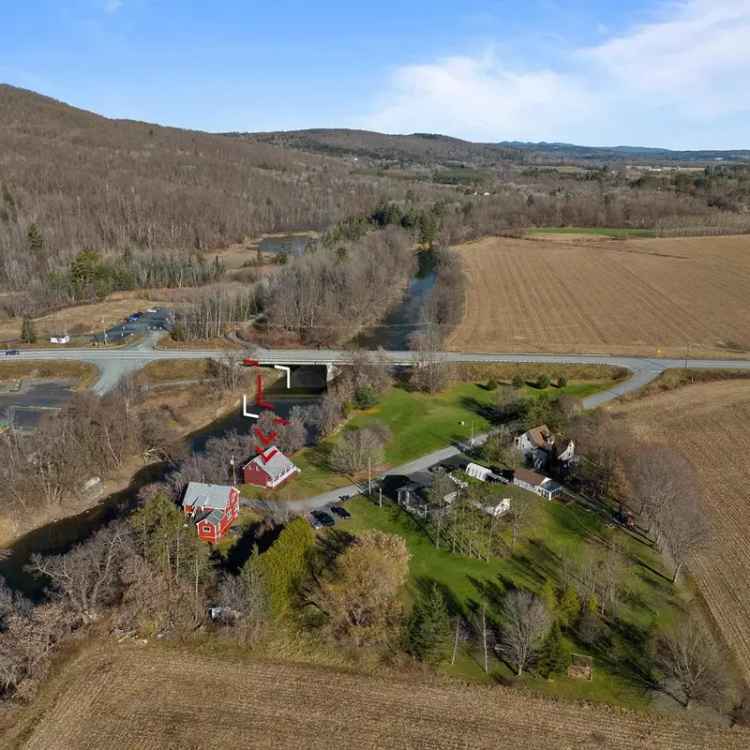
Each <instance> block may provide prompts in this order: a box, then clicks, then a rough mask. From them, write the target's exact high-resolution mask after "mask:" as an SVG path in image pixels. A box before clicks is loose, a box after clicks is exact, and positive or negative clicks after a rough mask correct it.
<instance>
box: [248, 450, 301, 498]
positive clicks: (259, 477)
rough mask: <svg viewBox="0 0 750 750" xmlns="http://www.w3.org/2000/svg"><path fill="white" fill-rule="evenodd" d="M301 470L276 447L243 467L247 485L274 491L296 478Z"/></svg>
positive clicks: (260, 454)
mask: <svg viewBox="0 0 750 750" xmlns="http://www.w3.org/2000/svg"><path fill="white" fill-rule="evenodd" d="M298 471H299V469H298V468H297V467H296V466H295V465H294V464H293V463H292V462H291V461H290V460H289V459H288V458H287V457H286V456H285V455H284V454H283V453H282V452H281V451H280V450H279V449H278V448H276V447H275V446H271V447H270V448H267V449H266V450H265V451H263V453H259V454H258V455H257V456H256V457H255V458H252V459H250V460H249V461H248V462H247V463H246V464H245V465H244V466H243V467H242V474H243V476H244V478H245V484H252V485H255V486H256V487H265V488H266V489H269V490H273V489H276V487H279V486H280V485H282V484H284V482H286V481H287V479H290V478H291V477H292V476H294V475H295V474H296V473H297V472H298Z"/></svg>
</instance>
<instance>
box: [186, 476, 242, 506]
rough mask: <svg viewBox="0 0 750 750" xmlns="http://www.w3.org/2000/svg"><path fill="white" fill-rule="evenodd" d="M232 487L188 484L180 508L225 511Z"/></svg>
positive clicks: (198, 483) (200, 483)
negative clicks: (189, 507) (188, 507)
mask: <svg viewBox="0 0 750 750" xmlns="http://www.w3.org/2000/svg"><path fill="white" fill-rule="evenodd" d="M233 489H234V488H233V487H230V486H228V485H224V484H204V483H203V482H190V484H188V486H187V489H186V490H185V496H184V497H183V498H182V506H183V507H185V506H188V505H189V506H192V507H197V508H210V509H211V510H225V509H226V507H227V504H228V503H229V497H230V493H231V491H232V490H233Z"/></svg>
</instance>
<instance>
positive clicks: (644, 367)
mask: <svg viewBox="0 0 750 750" xmlns="http://www.w3.org/2000/svg"><path fill="white" fill-rule="evenodd" d="M157 338H158V334H153V335H149V336H148V337H147V338H146V339H145V340H144V341H142V342H141V343H140V344H138V345H137V346H135V347H132V348H124V349H96V348H91V349H62V348H61V349H35V350H33V351H31V350H29V351H22V352H21V353H20V354H18V355H17V356H18V357H19V358H22V359H38V360H43V359H73V360H80V361H82V362H91V363H92V364H95V365H96V366H97V367H99V369H100V370H101V373H102V375H101V378H100V380H99V381H98V382H97V383H96V385H95V386H94V389H95V390H96V392H97V393H105V392H107V391H108V390H110V389H111V388H113V387H114V386H115V385H116V384H117V382H118V381H119V379H120V378H121V377H122V376H123V375H126V374H128V373H130V372H133V371H135V370H138V369H140V368H141V367H143V366H144V365H145V364H147V363H148V362H154V361H157V360H161V359H205V358H208V357H217V356H220V354H221V353H220V352H219V351H217V350H215V349H214V350H211V349H208V350H188V351H186V350H180V349H154V348H153V346H154V342H155V340H156V339H157ZM249 354H250V356H252V357H254V358H255V359H257V360H259V361H260V362H261V364H268V365H272V364H298V365H322V366H327V365H337V364H347V363H348V362H351V359H352V353H351V352H346V351H339V350H334V349H312V350H311V349H289V350H287V349H285V350H278V349H277V350H269V349H254V350H253V351H252V352H250V353H249ZM386 356H387V357H388V359H389V360H390V362H392V363H393V364H394V365H409V364H413V363H414V361H415V357H416V355H415V353H414V352H410V351H400V352H397V351H394V352H387V353H386ZM438 356H439V357H440V358H441V359H442V360H443V361H445V362H457V363H462V362H463V363H483V362H486V363H493V362H497V363H531V364H533V363H540V364H561V365H562V364H596V365H612V366H615V367H623V368H625V369H626V370H629V371H630V372H631V373H632V376H631V377H630V378H629V379H627V380H624V381H622V382H621V383H618V384H617V385H615V386H614V387H613V388H611V389H609V390H607V391H602V392H601V393H597V394H595V395H594V396H590V397H588V398H586V399H585V400H584V406H585V407H586V408H594V407H596V406H599V405H601V404H603V403H606V402H607V401H610V400H612V399H614V398H617V397H618V396H621V395H623V394H625V393H630V392H633V391H636V390H638V389H639V388H641V387H642V386H643V385H645V384H646V383H648V382H650V381H651V380H653V379H654V378H656V377H658V376H659V375H660V374H661V373H662V372H663V371H664V370H667V369H673V368H680V367H684V366H685V360H684V359H663V358H639V357H617V356H613V357H610V356H601V355H580V354H569V355H567V354H504V353H497V354H477V353H471V352H441V353H440V354H439V355H438ZM688 366H689V367H691V368H696V369H733V370H748V371H750V360H721V359H690V360H688Z"/></svg>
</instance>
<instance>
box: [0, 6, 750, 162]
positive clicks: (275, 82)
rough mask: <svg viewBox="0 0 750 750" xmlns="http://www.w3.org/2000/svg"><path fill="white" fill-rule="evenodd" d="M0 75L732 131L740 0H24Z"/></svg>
mask: <svg viewBox="0 0 750 750" xmlns="http://www.w3.org/2000/svg"><path fill="white" fill-rule="evenodd" d="M1 15H2V19H3V24H2V26H3V28H2V37H1V38H2V45H1V47H0V81H4V82H7V83H11V84H14V85H18V86H23V87H26V88H31V89H34V90H36V91H40V92H42V93H45V94H48V95H50V96H54V97H56V98H58V99H62V100H64V101H67V102H69V103H71V104H74V105H76V106H80V107H84V108H86V109H91V110H94V111H97V112H100V113H102V114H105V115H107V116H112V117H130V118H135V119H141V120H147V121H153V122H159V123H163V124H170V125H176V126H182V127H191V128H197V129H202V130H212V131H225V130H277V129H292V128H305V127H362V128H372V129H377V130H384V131H386V132H415V131H431V132H443V133H447V134H449V135H455V136H458V137H464V138H469V139H472V140H484V141H498V140H506V139H508V140H512V139H518V140H559V141H571V142H576V143H586V144H592V145H618V144H636V145H649V146H669V147H676V148H683V147H684V148H704V147H705V148H708V147H715V148H739V147H745V148H747V147H750V127H748V115H749V114H750V96H748V91H750V44H749V43H748V41H747V40H748V39H750V0H671V1H670V2H655V1H654V0H649V1H648V2H647V1H645V0H629V1H628V2H626V3H623V2H615V1H614V0H599V1H595V0H588V1H586V2H584V1H583V0H559V1H557V0H527V1H526V2H523V3H521V2H504V1H500V0H495V1H494V2H478V1H476V0H468V1H463V2H458V1H454V2H444V1H443V0H431V1H430V2H426V1H424V0H417V1H413V2H402V3H397V2H391V1H390V0H381V1H380V2H377V3H359V2H324V1H323V0H321V1H320V2H317V3H313V2H309V1H308V2H297V1H292V0H278V1H277V2H262V3H261V2H255V1H253V0H247V1H245V2H241V1H240V0H224V1H223V2H220V1H219V0H216V1H215V2H211V3H208V2H198V1H197V0H196V1H195V2H187V1H185V2H178V1H177V0H46V1H35V0H27V1H26V2H24V3H14V4H13V7H12V9H10V10H6V9H3V11H2V14H1Z"/></svg>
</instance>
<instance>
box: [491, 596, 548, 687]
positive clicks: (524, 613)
mask: <svg viewBox="0 0 750 750" xmlns="http://www.w3.org/2000/svg"><path fill="white" fill-rule="evenodd" d="M500 618H501V622H500V643H499V650H500V653H501V654H502V655H503V657H504V658H505V659H507V660H508V662H509V663H510V664H511V665H513V667H514V669H515V670H516V674H517V675H518V676H519V677H520V676H521V675H522V674H523V671H524V669H526V667H527V666H528V664H529V662H530V661H531V659H532V658H533V657H534V655H535V654H536V652H537V651H538V650H539V649H540V648H541V646H542V643H543V642H544V639H545V637H546V636H547V633H548V632H549V629H550V626H551V625H552V619H551V617H550V614H549V613H548V612H547V610H546V608H545V606H544V604H543V602H542V600H541V599H539V597H537V596H534V594H532V593H530V592H528V591H520V590H518V591H511V592H510V593H509V594H508V595H507V596H506V597H505V599H504V600H503V605H502V608H501V612H500Z"/></svg>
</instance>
